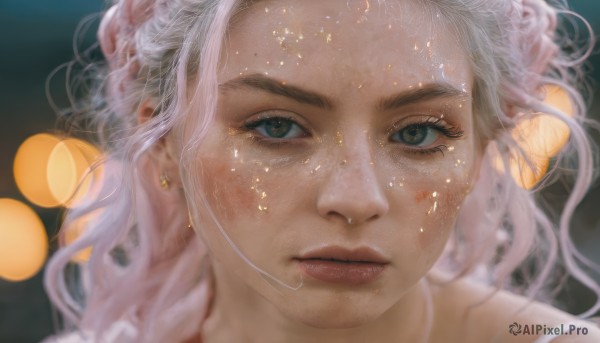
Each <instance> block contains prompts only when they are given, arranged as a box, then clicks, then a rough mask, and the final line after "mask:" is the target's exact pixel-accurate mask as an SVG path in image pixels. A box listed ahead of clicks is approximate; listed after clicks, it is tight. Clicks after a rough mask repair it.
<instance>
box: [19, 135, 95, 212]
mask: <svg viewBox="0 0 600 343" xmlns="http://www.w3.org/2000/svg"><path fill="white" fill-rule="evenodd" d="M99 157H100V152H99V150H98V149H96V148H95V147H94V146H92V145H90V144H88V143H86V142H84V141H82V140H78V139H73V138H68V139H60V138H58V137H56V136H53V135H49V134H45V133H42V134H37V135H34V136H32V137H30V138H28V139H27V140H25V142H23V144H22V145H21V146H20V147H19V150H18V151H17V155H16V157H15V162H14V174H15V181H16V183H17V186H18V187H19V190H21V192H22V193H23V195H24V196H25V197H26V198H27V199H28V200H29V201H31V202H32V203H34V204H36V205H38V206H41V207H56V206H67V207H71V206H72V205H73V204H75V203H77V201H79V200H80V199H81V198H83V197H84V196H85V195H86V194H87V193H88V192H90V191H91V189H92V188H93V187H94V186H95V185H96V184H97V183H98V182H96V181H98V179H99V178H100V177H101V174H102V170H101V169H100V168H96V169H93V171H91V169H90V168H91V166H92V165H93V163H94V162H95V161H96V160H97V159H98V158H99Z"/></svg>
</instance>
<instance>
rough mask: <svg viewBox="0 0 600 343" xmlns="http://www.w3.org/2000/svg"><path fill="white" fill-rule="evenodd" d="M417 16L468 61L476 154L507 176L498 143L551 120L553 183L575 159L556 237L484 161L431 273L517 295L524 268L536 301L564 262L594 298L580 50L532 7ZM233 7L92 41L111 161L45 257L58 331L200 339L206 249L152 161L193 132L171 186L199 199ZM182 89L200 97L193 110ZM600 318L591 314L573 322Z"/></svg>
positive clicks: (155, 18)
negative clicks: (566, 137)
mask: <svg viewBox="0 0 600 343" xmlns="http://www.w3.org/2000/svg"><path fill="white" fill-rule="evenodd" d="M422 1H424V0H422ZM424 2H425V3H427V4H430V3H431V4H433V5H434V8H435V6H437V8H438V9H439V10H440V13H443V16H444V17H445V18H446V21H447V22H448V23H449V24H450V25H453V27H454V29H455V30H456V33H457V35H458V36H459V38H460V40H461V42H462V44H464V49H465V51H467V52H468V53H469V55H470V57H471V63H472V67H473V70H474V72H475V75H476V89H475V92H474V97H475V105H474V106H475V113H477V114H478V117H477V119H476V122H477V130H478V133H479V135H480V136H481V139H482V141H493V142H495V143H496V145H497V147H498V151H500V152H502V153H503V154H504V159H505V162H506V163H507V162H508V155H507V154H506V153H505V152H506V151H507V149H508V148H509V147H516V143H515V142H514V140H513V138H512V137H511V135H510V132H509V130H510V128H511V127H513V126H514V124H515V122H516V120H517V119H521V118H522V117H523V116H526V115H527V114H531V113H535V112H544V113H548V114H550V115H552V116H555V117H557V118H560V119H561V120H562V121H564V122H565V123H567V125H568V126H569V127H570V129H571V139H570V141H569V145H568V146H567V148H565V149H564V152H563V153H562V154H561V155H560V156H559V157H558V158H557V159H556V163H555V167H554V168H553V169H552V170H551V173H558V172H559V171H560V168H559V166H560V165H562V164H563V162H564V163H570V162H571V161H570V160H569V159H570V158H571V156H572V154H573V153H576V156H577V160H576V162H577V166H578V168H577V171H576V175H575V178H574V180H575V181H574V186H573V190H572V192H571V194H570V196H569V199H568V201H567V203H566V206H565V208H564V210H563V212H562V213H561V217H560V223H559V225H558V227H555V226H554V225H553V224H552V222H551V221H550V220H549V219H548V217H547V215H546V214H545V213H544V212H543V211H542V210H541V209H540V208H539V207H538V205H537V204H536V202H535V199H534V197H535V194H536V192H538V191H539V189H540V188H541V187H539V188H538V189H535V190H534V191H533V192H531V191H527V190H524V189H522V188H520V187H519V186H518V185H517V184H516V183H515V182H514V180H513V179H512V178H511V177H510V175H509V174H508V173H505V174H500V173H498V172H497V170H496V169H494V168H493V167H492V166H491V162H490V159H491V155H490V154H491V151H490V150H489V149H488V151H486V154H485V158H484V163H483V166H482V170H481V175H480V177H479V180H478V182H477V184H476V185H475V188H474V190H473V192H472V193H471V195H470V196H469V197H468V198H467V199H466V201H465V203H464V204H463V206H462V210H461V212H460V215H459V219H458V221H457V225H456V226H457V229H456V232H455V234H454V236H453V238H452V239H451V241H450V242H449V243H448V245H447V249H446V251H445V252H444V254H443V256H442V258H441V259H440V262H439V264H438V267H439V268H446V269H449V270H451V271H454V272H455V275H456V276H457V277H463V276H471V277H477V278H479V279H482V280H484V281H485V282H487V283H490V284H494V285H496V286H498V287H505V288H509V289H512V290H514V291H519V289H518V288H517V287H516V286H515V285H512V284H510V282H509V281H510V280H511V276H512V275H514V273H515V272H516V271H518V270H519V268H520V267H521V266H523V265H528V266H533V268H534V270H536V273H533V274H532V273H529V272H527V270H526V268H522V270H521V271H520V273H521V274H522V275H524V276H525V278H526V281H527V282H525V284H524V286H523V287H524V289H525V290H526V291H527V292H528V295H530V296H531V297H535V296H536V295H537V296H540V295H542V296H543V295H544V294H543V293H541V291H542V290H544V289H546V286H547V284H548V283H549V282H550V281H551V280H553V279H554V276H553V275H552V271H553V269H554V267H555V266H556V265H557V264H558V261H559V260H562V261H563V263H564V265H565V268H566V270H567V271H568V272H569V273H570V274H571V275H572V276H573V277H575V278H576V279H578V280H579V281H580V282H582V283H583V284H585V285H586V286H587V287H589V288H590V289H592V290H593V291H594V292H595V293H596V294H597V295H600V287H599V286H598V284H597V283H596V282H595V281H594V280H593V279H592V278H591V277H590V276H589V275H588V274H587V273H586V272H585V271H584V267H583V266H592V265H593V264H592V263H591V261H589V260H588V259H586V258H585V257H584V256H582V255H581V253H579V252H578V251H577V249H576V248H575V246H574V244H573V242H572V240H571V237H570V234H569V232H570V231H569V222H570V219H571V217H572V215H573V211H574V209H575V207H576V206H577V204H578V203H579V202H580V201H581V199H582V197H583V196H584V195H585V193H586V191H587V189H588V188H589V186H590V184H591V182H592V170H593V168H592V162H593V159H592V148H591V145H590V142H589V140H588V138H587V136H586V133H585V131H584V128H583V125H582V124H583V123H584V121H585V119H584V115H585V106H584V102H583V97H582V96H581V94H580V93H579V92H578V91H577V90H576V88H575V87H576V83H577V82H578V80H577V79H576V78H575V76H577V75H578V74H577V70H578V69H577V66H578V65H579V64H580V62H581V61H582V60H584V59H585V58H586V57H587V56H588V55H589V52H590V50H589V49H588V50H585V51H584V53H583V54H582V55H581V56H568V55H566V54H564V53H563V52H562V51H561V49H560V46H559V45H558V44H557V43H556V42H557V41H558V38H564V37H558V36H557V35H558V34H559V32H558V31H557V27H558V24H559V21H558V14H557V10H556V9H555V8H553V7H551V6H549V5H547V4H546V3H545V2H544V1H543V0H503V1H500V0H493V1H491V0H463V1H451V0H431V1H424ZM241 5H242V1H239V0H237V1H236V0H219V1H216V0H212V1H211V0H122V1H119V2H118V3H117V4H116V5H114V6H112V7H111V8H110V9H109V10H108V11H107V12H106V14H105V15H104V18H103V20H102V23H101V25H100V29H99V32H98V38H99V41H100V46H101V48H102V51H103V53H104V55H105V56H106V59H107V62H108V63H107V65H106V67H105V68H104V74H101V75H106V79H105V80H102V81H101V82H99V83H98V88H97V90H96V92H94V93H93V94H92V97H91V105H90V107H91V109H90V110H89V111H88V113H86V114H83V115H82V120H83V121H86V120H87V121H89V122H91V124H92V130H95V131H96V132H98V136H99V139H98V140H99V142H100V143H101V144H102V145H103V147H104V148H105V150H106V152H107V157H106V160H105V161H104V162H103V167H104V170H105V173H106V176H105V180H104V182H103V184H102V190H101V192H100V193H99V195H98V196H96V197H95V198H94V199H91V200H90V201H89V202H88V203H86V204H84V205H82V206H80V207H78V208H76V209H73V210H72V211H70V212H69V214H68V216H67V218H66V220H65V223H64V226H63V230H62V231H65V230H68V229H69V227H70V226H71V225H74V223H75V222H76V220H77V219H79V218H81V217H82V216H84V215H88V214H90V213H92V212H94V211H96V210H99V211H100V212H99V215H98V216H97V217H96V218H95V219H94V220H93V221H91V222H90V224H89V225H88V227H87V228H86V231H85V234H84V235H82V237H80V238H79V239H78V240H77V241H75V242H74V243H72V244H70V245H66V246H64V247H62V248H61V249H60V250H59V251H58V252H57V253H56V254H55V255H54V256H53V257H52V259H51V261H50V262H49V264H48V268H47V272H46V279H45V282H46V289H47V292H48V294H49V296H50V298H51V300H52V301H53V303H54V304H55V306H56V307H57V308H58V309H59V310H60V312H61V313H62V314H63V315H64V318H65V327H66V329H67V330H73V329H75V330H77V331H79V332H81V333H82V334H89V335H92V336H93V337H96V338H100V337H104V338H106V337H105V336H103V335H105V333H106V332H107V331H106V330H107V329H108V328H111V327H114V323H115V322H118V321H125V322H127V323H129V324H130V325H131V326H132V327H133V328H135V331H136V332H137V333H138V334H137V335H135V337H134V339H135V340H137V341H139V342H164V341H183V340H185V339H189V338H190V337H192V336H194V335H196V334H198V332H201V330H202V323H203V319H204V318H205V317H206V315H207V311H208V306H209V303H210V299H211V292H212V290H211V279H210V272H209V270H210V262H209V258H208V255H207V249H206V247H205V246H204V245H203V243H202V242H201V240H200V239H199V238H197V237H196V236H195V235H193V232H192V231H191V230H189V229H186V226H187V220H188V217H187V215H188V214H187V211H186V209H182V208H181V206H182V203H184V199H183V194H181V193H179V192H178V191H176V190H169V191H165V190H163V189H161V188H160V185H159V183H158V181H157V175H159V174H160V172H161V171H159V170H157V169H156V166H155V165H154V164H153V163H152V161H151V159H150V158H149V149H150V148H151V147H152V146H153V145H154V143H156V142H157V141H158V140H159V139H160V138H161V137H163V136H165V135H166V134H168V133H169V132H173V133H175V134H177V133H178V132H182V130H195V131H194V134H193V135H192V137H197V138H196V139H195V140H194V141H191V142H184V146H183V155H182V156H181V161H180V162H181V163H180V173H181V175H182V176H185V179H186V180H187V181H188V182H189V183H191V184H198V183H197V182H196V180H195V177H196V176H197V175H195V174H194V172H193V169H192V168H190V167H189V165H188V163H189V162H190V161H191V160H193V159H194V156H193V152H194V151H195V150H196V149H195V147H197V146H198V145H200V144H202V139H203V138H204V137H205V136H206V133H207V130H208V129H209V128H210V123H211V121H212V119H213V118H214V115H215V111H216V99H217V90H218V84H217V67H218V63H219V58H220V55H221V47H222V44H223V41H224V39H225V36H226V31H227V26H228V23H229V21H230V19H231V17H232V16H233V15H234V14H235V12H236V11H237V10H238V9H239V8H240V6H241ZM565 13H566V12H565ZM190 80H193V81H194V82H190ZM189 84H197V85H198V87H197V88H196V89H195V94H194V95H193V97H192V98H189V99H188V95H189V92H188V85H189ZM544 84H556V85H559V86H560V87H562V88H563V89H565V90H566V91H567V92H568V93H569V95H570V97H571V100H572V101H573V103H574V111H575V113H574V116H573V118H570V117H569V116H567V115H566V114H564V113H562V112H560V111H559V110H557V109H555V108H550V107H548V106H547V105H545V104H544V103H543V101H542V100H541V99H542V97H543V94H539V89H540V87H541V86H542V85H544ZM146 100H153V101H155V103H156V111H155V113H154V115H153V116H152V118H150V119H149V120H148V121H146V122H145V123H143V124H138V123H137V118H136V116H135V113H137V108H138V106H140V105H141V104H142V103H143V102H144V101H146ZM190 103H191V105H190ZM191 107H195V108H194V109H193V113H202V116H200V121H199V123H198V125H195V126H193V127H189V126H186V125H185V124H186V122H187V121H186V117H187V116H186V114H187V113H188V112H189V111H191V110H192V109H191ZM521 113H526V114H521ZM186 192H188V194H186V195H185V196H186V197H187V199H194V198H196V199H198V198H201V194H202V193H201V192H202V190H201V189H195V188H192V189H186ZM191 192H198V193H191ZM198 195H200V196H198ZM86 247H92V248H93V250H92V251H93V252H92V255H91V258H90V259H89V261H88V262H87V263H85V264H75V263H73V262H71V260H72V258H73V256H74V255H76V254H77V253H78V252H79V251H81V250H83V249H85V248H86ZM525 262H527V263H528V264H525ZM594 266H595V265H594ZM596 270H597V269H596ZM73 274H75V275H73ZM546 300H548V299H546ZM599 308H600V302H598V301H597V302H596V304H595V305H594V306H593V307H592V308H590V309H589V310H588V311H587V312H586V313H584V314H583V316H590V315H591V314H593V313H594V312H596V311H597V310H598V309H599ZM125 331H126V330H124V332H123V335H125V336H126V334H127V333H126V332H125ZM111 334H114V333H111ZM125 336H123V337H125Z"/></svg>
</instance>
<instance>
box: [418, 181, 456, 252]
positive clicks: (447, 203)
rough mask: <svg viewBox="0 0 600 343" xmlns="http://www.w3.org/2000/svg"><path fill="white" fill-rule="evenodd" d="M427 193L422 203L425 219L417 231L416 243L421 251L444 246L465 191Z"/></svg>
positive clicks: (450, 190)
mask: <svg viewBox="0 0 600 343" xmlns="http://www.w3.org/2000/svg"><path fill="white" fill-rule="evenodd" d="M422 192H423V191H421V192H418V193H417V194H420V193H422ZM427 193H428V194H429V196H428V197H427V199H425V200H423V201H422V203H423V205H424V206H423V207H422V211H424V213H423V216H424V217H425V219H424V220H423V225H422V226H421V227H419V229H418V230H419V232H418V242H419V246H420V247H421V248H422V249H426V250H430V249H431V248H433V246H437V245H444V244H445V242H446V239H447V237H448V234H449V233H450V230H451V229H452V228H453V227H454V222H455V219H456V216H457V214H458V211H459V209H460V206H461V204H462V202H463V200H464V198H465V190H464V188H458V187H454V188H450V187H448V188H446V189H444V190H437V191H435V190H432V191H428V192H427ZM434 195H435V196H434Z"/></svg>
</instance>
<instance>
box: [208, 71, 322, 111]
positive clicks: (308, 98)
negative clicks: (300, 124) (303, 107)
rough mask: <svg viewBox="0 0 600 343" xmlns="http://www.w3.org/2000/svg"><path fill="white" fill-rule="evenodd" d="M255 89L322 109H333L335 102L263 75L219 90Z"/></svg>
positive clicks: (244, 79)
mask: <svg viewBox="0 0 600 343" xmlns="http://www.w3.org/2000/svg"><path fill="white" fill-rule="evenodd" d="M246 87H248V88H254V89H258V90H262V91H265V92H269V93H271V94H275V95H281V96H284V97H287V98H290V99H292V100H295V101H296V102H299V103H302V104H307V105H311V106H315V107H319V108H322V109H332V108H333V102H332V101H331V100H329V99H328V98H327V97H326V96H324V95H321V94H318V93H315V92H311V91H308V90H305V89H302V88H300V87H297V86H292V85H288V84H286V83H285V82H282V81H278V80H275V79H272V78H270V77H267V76H264V75H262V74H252V75H247V76H241V77H238V78H235V79H232V80H229V81H227V82H225V83H223V84H220V85H219V89H222V90H228V89H237V88H246Z"/></svg>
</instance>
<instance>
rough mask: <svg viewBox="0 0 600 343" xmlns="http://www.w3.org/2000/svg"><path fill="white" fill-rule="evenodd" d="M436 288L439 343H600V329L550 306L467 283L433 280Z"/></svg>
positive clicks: (434, 293) (472, 282)
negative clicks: (448, 341)
mask: <svg viewBox="0 0 600 343" xmlns="http://www.w3.org/2000/svg"><path fill="white" fill-rule="evenodd" d="M431 284H432V286H431V288H432V293H433V301H434V306H435V310H436V313H435V314H434V318H437V319H438V320H437V321H436V319H434V326H435V328H436V329H435V330H434V338H436V337H437V338H439V339H440V341H443V340H442V338H443V337H446V338H447V337H448V335H450V336H451V337H454V339H453V340H456V341H461V342H483V341H492V340H493V341H495V342H505V341H506V342H511V343H512V342H515V343H516V342H536V339H539V342H540V343H541V342H553V343H560V342H582V343H583V342H600V329H599V328H598V326H597V325H596V324H594V323H591V322H588V321H583V320H581V319H579V318H577V317H574V316H573V315H570V314H568V313H566V312H563V311H560V310H558V309H556V308H554V307H552V306H549V305H547V304H543V303H539V302H535V301H531V300H530V299H527V298H525V297H522V296H519V295H516V294H513V293H510V292H507V291H502V290H496V289H495V288H493V287H490V286H486V285H483V284H481V283H477V282H475V281H470V280H466V279H460V280H457V281H454V282H450V283H446V282H444V281H443V278H440V277H439V276H432V277H431ZM442 318H443V319H442ZM544 336H546V337H544ZM434 341H435V340H434Z"/></svg>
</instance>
